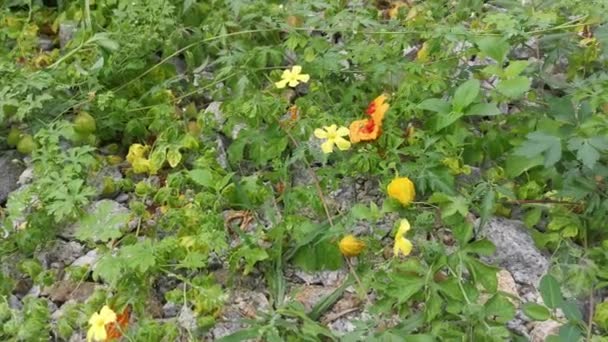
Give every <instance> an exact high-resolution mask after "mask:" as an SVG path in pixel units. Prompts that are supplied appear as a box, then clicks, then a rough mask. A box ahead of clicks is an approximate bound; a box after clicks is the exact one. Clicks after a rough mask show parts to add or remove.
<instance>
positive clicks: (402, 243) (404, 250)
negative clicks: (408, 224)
mask: <svg viewBox="0 0 608 342" xmlns="http://www.w3.org/2000/svg"><path fill="white" fill-rule="evenodd" d="M412 247H413V246H412V242H411V241H410V240H408V239H406V238H404V237H396V238H395V245H394V246H393V254H395V256H399V254H402V255H404V256H408V255H410V253H411V252H412Z"/></svg>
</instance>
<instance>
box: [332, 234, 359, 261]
mask: <svg viewBox="0 0 608 342" xmlns="http://www.w3.org/2000/svg"><path fill="white" fill-rule="evenodd" d="M338 247H339V248H340V253H342V255H344V256H346V257H354V256H357V255H359V254H360V253H361V251H363V249H364V248H365V243H364V242H363V241H361V240H359V239H357V238H356V237H355V236H353V235H346V236H345V237H343V238H342V240H340V243H339V244H338Z"/></svg>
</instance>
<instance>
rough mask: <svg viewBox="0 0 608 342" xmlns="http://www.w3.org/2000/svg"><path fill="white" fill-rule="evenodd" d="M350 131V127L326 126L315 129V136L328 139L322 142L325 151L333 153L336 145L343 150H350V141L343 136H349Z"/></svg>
mask: <svg viewBox="0 0 608 342" xmlns="http://www.w3.org/2000/svg"><path fill="white" fill-rule="evenodd" d="M348 133H349V131H348V128H346V127H340V128H338V126H336V125H331V126H325V127H323V129H320V128H317V129H315V131H314V134H315V137H317V138H319V139H326V141H325V142H324V143H323V144H321V150H323V153H332V152H333V151H334V145H336V146H338V148H339V149H340V150H341V151H345V150H348V149H349V148H350V141H348V140H346V139H344V138H342V137H345V136H347V135H348Z"/></svg>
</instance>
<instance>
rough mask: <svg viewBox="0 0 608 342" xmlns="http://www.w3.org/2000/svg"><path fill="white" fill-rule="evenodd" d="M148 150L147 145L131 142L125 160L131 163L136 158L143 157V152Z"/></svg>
mask: <svg viewBox="0 0 608 342" xmlns="http://www.w3.org/2000/svg"><path fill="white" fill-rule="evenodd" d="M147 151H148V147H147V146H144V145H142V144H133V145H131V146H129V153H128V154H127V161H128V162H129V163H131V164H133V161H134V160H135V159H138V158H143V157H144V154H145V153H146V152H147Z"/></svg>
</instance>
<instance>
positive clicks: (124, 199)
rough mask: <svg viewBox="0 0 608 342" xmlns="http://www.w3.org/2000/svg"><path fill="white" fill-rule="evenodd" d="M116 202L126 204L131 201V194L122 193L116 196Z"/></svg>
mask: <svg viewBox="0 0 608 342" xmlns="http://www.w3.org/2000/svg"><path fill="white" fill-rule="evenodd" d="M114 200H115V201H116V202H118V203H126V202H127V201H129V194H125V193H122V194H120V195H118V196H116V198H115V199H114Z"/></svg>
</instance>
